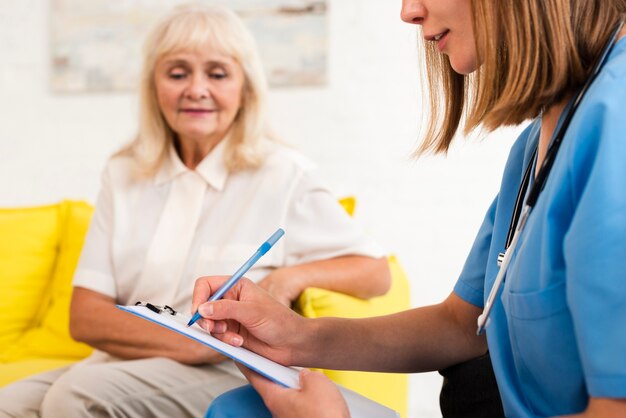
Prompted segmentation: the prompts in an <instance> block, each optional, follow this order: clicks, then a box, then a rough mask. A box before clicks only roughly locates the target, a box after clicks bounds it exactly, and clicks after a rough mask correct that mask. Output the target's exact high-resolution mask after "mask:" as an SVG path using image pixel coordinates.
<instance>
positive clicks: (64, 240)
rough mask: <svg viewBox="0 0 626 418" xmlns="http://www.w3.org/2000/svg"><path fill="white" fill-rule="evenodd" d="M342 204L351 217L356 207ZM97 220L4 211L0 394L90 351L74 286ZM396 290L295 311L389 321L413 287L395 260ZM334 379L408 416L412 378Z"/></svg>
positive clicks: (352, 375)
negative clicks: (72, 307)
mask: <svg viewBox="0 0 626 418" xmlns="http://www.w3.org/2000/svg"><path fill="white" fill-rule="evenodd" d="M341 204H342V205H343V206H344V208H345V209H346V210H347V211H348V212H349V213H352V211H353V210H354V204H355V201H354V199H352V198H347V199H343V200H342V201H341ZM92 213H93V208H92V206H91V205H89V204H88V203H86V202H81V201H69V200H66V201H63V202H61V203H59V204H54V205H48V206H39V207H32V208H17V209H0V295H1V296H0V387H1V386H4V385H6V384H8V383H10V382H13V381H15V380H18V379H20V378H22V377H26V376H29V375H31V374H34V373H39V372H43V371H47V370H52V369H55V368H58V367H62V366H65V365H68V364H71V363H73V362H75V361H77V360H79V359H82V358H84V357H86V356H87V355H89V353H90V352H91V348H90V347H89V346H87V345H85V344H82V343H78V342H76V341H74V340H73V339H72V338H71V337H70V334H69V304H70V297H71V280H72V276H73V273H74V269H75V268H76V263H77V262H78V257H79V255H80V251H81V248H82V245H83V241H84V237H85V233H86V231H87V227H88V224H89V220H90V219H91V215H92ZM389 265H390V269H391V271H392V288H391V290H390V292H389V293H388V294H387V295H385V296H382V297H378V298H373V299H369V300H361V299H357V298H353V297H350V296H347V295H344V294H339V293H334V292H330V291H326V290H322V289H315V288H311V289H308V290H306V291H305V292H304V293H303V294H302V295H301V296H300V298H299V300H298V302H297V304H296V305H297V306H296V309H297V310H298V311H299V312H300V313H302V314H303V315H305V316H308V317H320V316H338V317H363V316H373V315H384V314H388V313H392V312H396V311H399V310H403V309H407V308H408V307H409V288H408V280H407V279H406V277H405V275H404V272H403V271H402V269H401V267H400V265H399V264H398V261H397V260H396V259H395V257H389ZM324 372H325V373H326V374H327V375H328V376H329V377H330V378H331V379H333V380H334V381H336V382H337V383H340V384H342V385H344V386H346V387H348V388H350V389H352V390H355V391H357V392H360V393H362V394H364V395H365V396H368V397H370V398H372V399H374V400H376V401H378V402H380V403H382V404H384V405H387V406H389V407H391V408H393V409H395V410H396V411H398V412H400V413H401V414H402V416H406V410H407V390H408V382H407V376H406V375H400V374H384V373H365V372H351V371H333V370H325V371H324Z"/></svg>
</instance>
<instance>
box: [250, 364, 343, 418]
mask: <svg viewBox="0 0 626 418" xmlns="http://www.w3.org/2000/svg"><path fill="white" fill-rule="evenodd" d="M238 366H239V369H240V370H241V371H242V372H243V374H244V375H245V376H246V378H247V379H248V380H249V381H250V383H251V384H252V386H254V388H255V389H256V391H257V392H258V393H259V395H261V398H263V401H264V402H265V405H266V406H267V408H268V409H269V410H270V412H271V413H272V416H273V417H274V418H318V417H326V418H349V417H350V412H349V411H348V405H347V404H346V401H345V400H344V399H343V397H342V396H341V393H340V392H339V389H338V388H337V386H336V385H335V384H334V383H333V382H332V381H331V380H330V379H328V378H327V377H326V376H325V375H324V374H323V373H321V372H315V371H312V370H309V369H303V370H302V371H300V389H299V390H298V389H287V388H284V387H282V386H280V385H277V384H276V383H274V382H271V381H270V380H268V379H266V378H265V377H263V376H261V375H259V374H258V373H255V372H253V371H252V370H250V369H248V368H246V367H244V366H241V365H239V364H238Z"/></svg>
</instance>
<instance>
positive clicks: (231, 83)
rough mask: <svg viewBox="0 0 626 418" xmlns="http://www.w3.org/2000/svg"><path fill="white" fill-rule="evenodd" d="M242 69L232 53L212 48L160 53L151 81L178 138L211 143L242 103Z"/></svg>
mask: <svg viewBox="0 0 626 418" xmlns="http://www.w3.org/2000/svg"><path fill="white" fill-rule="evenodd" d="M244 80H245V77H244V73H243V70H242V69H241V66H240V65H239V63H237V61H235V60H234V59H233V58H232V57H230V56H226V55H223V54H221V53H218V52H216V51H215V50H213V49H211V48H205V49H203V50H202V51H178V52H174V53H171V54H168V55H165V56H163V57H161V58H160V59H159V60H158V61H157V63H156V66H155V71H154V84H155V87H156V93H157V100H158V103H159V107H160V109H161V112H162V113H163V116H164V117H165V120H166V121H167V123H168V125H169V126H170V127H171V128H172V130H173V131H174V132H176V133H177V134H178V137H179V139H180V141H181V142H183V143H185V142H187V141H193V142H196V143H200V144H206V145H210V146H214V145H215V144H217V143H218V142H219V141H221V140H222V139H223V138H224V136H225V135H226V133H227V132H228V130H229V129H230V126H231V125H232V123H233V121H234V120H235V117H236V116H237V112H238V111H239V108H240V107H241V103H242V91H243V86H244Z"/></svg>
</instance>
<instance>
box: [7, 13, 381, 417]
mask: <svg viewBox="0 0 626 418" xmlns="http://www.w3.org/2000/svg"><path fill="white" fill-rule="evenodd" d="M265 93H266V84H265V79H264V75H263V71H262V69H261V64H260V62H259V58H258V55H257V51H256V48H255V45H254V41H253V38H252V37H251V35H250V33H249V32H248V30H246V28H245V27H244V26H243V24H242V22H241V21H240V19H239V18H238V17H237V16H236V15H235V14H234V13H233V12H231V11H229V10H226V9H223V8H220V7H207V6H198V5H194V6H183V7H180V8H177V9H175V10H174V11H173V12H172V13H170V14H169V15H168V16H166V17H165V18H164V19H163V20H162V21H161V22H160V23H159V24H158V25H157V26H156V27H155V29H154V30H153V32H152V33H151V35H150V36H149V37H148V39H147V43H146V45H145V57H144V69H143V76H142V80H141V108H140V110H141V118H140V124H139V133H138V135H137V137H136V139H135V140H134V141H133V142H132V143H131V144H130V145H129V146H127V147H126V148H124V149H123V150H121V151H120V152H119V153H117V154H116V155H115V156H113V157H112V158H111V160H110V161H109V163H108V164H107V166H106V168H105V170H104V174H103V181H102V190H101V193H100V196H99V198H98V202H97V205H96V212H95V215H94V218H93V221H92V224H91V227H90V230H89V232H88V235H87V239H86V243H85V247H84V250H83V254H82V257H81V260H80V263H79V266H78V268H77V271H76V274H75V278H74V294H73V299H72V307H71V325H70V327H71V332H72V335H73V336H74V338H76V339H77V340H79V341H84V342H86V343H88V344H90V345H91V346H93V347H94V348H95V349H96V350H95V352H94V354H93V355H92V356H91V357H90V358H89V359H87V360H85V361H83V362H80V363H78V364H76V365H74V366H73V367H70V368H66V369H60V370H55V371H52V372H49V373H45V374H42V375H38V376H35V377H32V378H29V379H26V380H24V381H21V382H17V383H15V384H13V385H11V386H8V387H6V388H4V389H3V390H2V391H0V415H2V412H5V413H7V414H8V415H15V416H26V415H28V414H33V415H35V414H41V416H43V417H52V416H54V417H79V416H85V417H86V416H116V417H121V416H126V417H146V416H164V417H174V416H175V417H183V416H190V417H198V416H201V415H202V414H203V412H204V411H205V410H206V408H207V406H208V404H209V403H210V401H211V399H213V398H214V397H215V396H217V395H219V394H220V393H222V392H224V391H226V390H228V389H231V388H234V387H237V386H240V385H242V384H243V383H244V382H245V379H243V377H241V375H240V374H239V371H238V370H236V368H234V367H233V366H232V364H230V363H229V362H224V361H223V360H224V358H223V357H222V356H220V355H219V354H218V353H217V352H214V351H212V350H210V349H208V348H207V347H205V346H203V345H201V344H199V343H196V342H194V341H192V340H190V339H188V338H185V337H182V336H179V335H177V334H175V333H172V332H170V331H168V330H166V329H164V328H161V327H159V326H156V325H152V324H150V323H147V322H146V321H144V320H142V319H138V318H135V317H132V316H130V315H128V314H127V313H125V312H122V311H121V310H118V309H116V308H115V305H116V304H134V303H135V302H136V301H144V302H151V303H153V304H161V305H163V304H167V305H170V306H172V307H173V308H174V309H177V310H183V311H186V312H190V311H191V297H192V291H193V284H194V280H195V278H196V277H198V276H200V275H204V274H207V273H212V274H213V273H214V274H229V273H232V272H234V271H235V270H236V268H237V267H238V266H239V265H240V264H241V263H242V262H243V261H245V260H246V259H247V258H248V257H249V256H250V254H252V253H253V252H254V250H255V249H256V248H257V247H258V245H259V244H260V243H261V242H263V240H264V239H265V238H267V236H269V234H270V233H271V232H273V231H274V230H275V229H276V228H277V227H278V226H281V227H283V228H284V229H285V230H286V232H287V233H286V235H285V237H284V238H283V239H282V240H281V241H280V242H279V243H278V244H277V246H276V247H275V248H274V249H273V250H272V251H271V252H269V253H268V254H267V255H266V256H265V257H263V258H262V259H261V261H260V262H259V263H258V264H257V265H256V266H255V267H254V268H253V269H251V270H250V271H249V272H248V276H249V277H252V278H254V279H255V280H257V281H259V283H260V285H261V286H262V287H264V288H265V289H267V290H268V291H269V292H270V293H271V294H272V295H273V296H274V297H275V298H276V299H277V300H278V301H280V302H281V303H282V304H285V305H289V304H290V303H291V302H292V301H293V300H294V299H295V298H296V297H297V296H298V295H299V294H300V293H301V292H302V290H303V289H305V288H307V287H312V286H314V287H321V288H327V289H331V290H334V291H339V292H344V293H347V294H351V295H354V296H358V297H363V298H367V297H372V296H376V295H380V294H383V293H384V292H385V291H386V290H387V289H388V287H389V271H388V268H387V263H386V260H385V259H384V258H382V256H383V253H382V252H381V250H380V249H379V248H378V246H377V245H376V244H375V243H373V242H372V241H371V240H370V239H369V238H368V237H367V236H366V235H365V234H364V233H363V231H362V230H361V229H360V228H359V227H358V226H357V225H356V224H355V223H354V222H353V221H352V220H351V219H350V218H349V216H348V215H347V214H346V213H345V212H344V211H343V209H342V208H341V207H340V205H339V204H338V203H337V201H336V198H335V197H333V195H332V194H331V193H330V192H329V190H328V189H327V188H326V186H325V185H324V184H323V183H322V182H321V181H320V179H319V178H318V176H317V175H316V172H315V169H314V168H313V166H312V164H311V163H310V162H309V161H307V160H306V159H305V158H304V157H302V156H300V155H298V154H297V153H296V152H294V151H293V150H291V149H288V148H286V147H284V146H282V145H279V144H278V143H276V142H273V141H271V140H270V139H269V137H268V136H267V135H266V121H265V117H264V110H265Z"/></svg>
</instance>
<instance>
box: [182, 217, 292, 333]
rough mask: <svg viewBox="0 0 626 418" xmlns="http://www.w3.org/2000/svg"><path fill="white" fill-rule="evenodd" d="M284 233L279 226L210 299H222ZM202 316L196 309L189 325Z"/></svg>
mask: <svg viewBox="0 0 626 418" xmlns="http://www.w3.org/2000/svg"><path fill="white" fill-rule="evenodd" d="M284 234H285V231H284V230H283V229H281V228H278V230H277V231H276V232H274V233H273V234H272V236H271V237H269V238H268V239H267V241H265V242H264V243H263V244H261V246H260V247H259V248H258V249H257V250H256V252H255V253H254V254H252V256H251V257H250V258H249V259H248V260H247V261H246V262H245V263H243V265H242V266H241V267H239V269H238V270H237V271H236V272H235V273H233V275H232V276H230V278H229V279H228V280H227V281H226V282H225V283H224V284H222V286H221V287H220V288H219V289H217V291H216V292H215V293H213V294H212V295H211V297H210V298H209V301H214V300H218V299H221V298H222V297H223V296H224V294H225V293H226V292H228V290H229V289H230V288H231V287H233V285H234V284H235V283H237V281H238V280H239V279H241V278H242V277H243V275H244V274H246V272H247V271H248V270H250V268H251V267H252V266H253V265H254V264H255V263H256V262H257V261H259V259H260V258H261V257H263V255H264V254H265V253H266V252H268V251H269V249H270V248H272V246H274V244H276V242H277V241H278V240H279V239H280V238H281V237H282V236H283V235H284ZM200 318H201V316H200V313H198V312H197V311H196V313H195V314H194V315H193V318H191V320H190V321H189V323H188V324H187V326H188V327H190V326H191V325H193V324H194V323H195V322H196V321H197V320H198V319H200Z"/></svg>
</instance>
